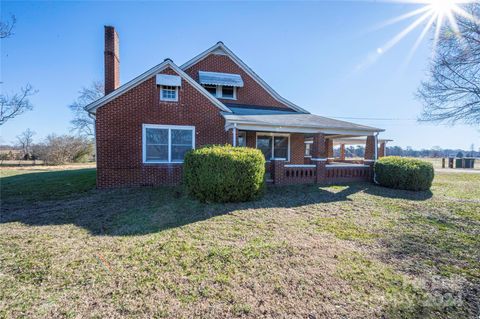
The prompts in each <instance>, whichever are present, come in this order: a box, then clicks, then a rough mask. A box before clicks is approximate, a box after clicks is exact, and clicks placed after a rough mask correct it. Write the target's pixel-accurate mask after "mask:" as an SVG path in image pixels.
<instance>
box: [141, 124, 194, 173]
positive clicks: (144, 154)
mask: <svg viewBox="0 0 480 319" xmlns="http://www.w3.org/2000/svg"><path fill="white" fill-rule="evenodd" d="M149 128H153V129H155V128H156V129H168V142H167V143H168V144H167V145H168V161H147V129H149ZM172 129H173V130H191V131H192V149H195V126H183V125H160V124H143V125H142V160H143V164H172V163H173V164H181V163H183V160H182V161H172Z"/></svg>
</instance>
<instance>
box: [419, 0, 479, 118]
mask: <svg viewBox="0 0 480 319" xmlns="http://www.w3.org/2000/svg"><path fill="white" fill-rule="evenodd" d="M464 9H465V10H466V11H468V13H469V15H471V16H464V15H457V16H456V18H457V24H458V31H459V32H458V33H457V32H455V30H452V28H451V27H450V26H447V25H445V26H444V27H443V28H442V30H441V34H440V37H439V40H438V46H437V48H436V56H435V58H434V60H433V61H432V66H431V69H430V76H429V79H428V80H427V81H425V82H423V83H422V84H421V87H420V88H419V90H418V92H417V96H418V98H419V99H420V100H421V101H422V102H423V104H424V109H423V112H422V114H421V116H420V118H419V120H420V121H430V122H437V123H447V124H455V123H457V122H458V123H464V124H472V125H476V124H480V4H479V3H474V4H470V5H468V6H467V7H465V8H464Z"/></svg>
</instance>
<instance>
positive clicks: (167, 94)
mask: <svg viewBox="0 0 480 319" xmlns="http://www.w3.org/2000/svg"><path fill="white" fill-rule="evenodd" d="M160 100H162V101H172V102H176V101H178V86H168V85H162V86H161V87H160Z"/></svg>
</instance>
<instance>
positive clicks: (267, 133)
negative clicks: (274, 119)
mask: <svg viewBox="0 0 480 319" xmlns="http://www.w3.org/2000/svg"><path fill="white" fill-rule="evenodd" d="M259 135H261V136H271V137H272V156H273V155H274V149H275V147H274V138H275V136H284V137H285V136H286V137H288V149H287V156H288V157H287V158H286V159H285V160H286V161H287V162H290V134H288V133H272V132H256V134H255V148H257V149H258V136H259ZM274 159H281V158H274V157H271V158H266V159H265V160H266V161H267V162H270V161H271V160H274Z"/></svg>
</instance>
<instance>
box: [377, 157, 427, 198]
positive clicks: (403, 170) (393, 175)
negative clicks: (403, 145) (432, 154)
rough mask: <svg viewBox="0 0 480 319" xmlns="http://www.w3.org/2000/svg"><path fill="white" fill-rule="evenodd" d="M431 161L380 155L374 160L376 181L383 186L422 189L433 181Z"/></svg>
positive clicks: (425, 188)
mask: <svg viewBox="0 0 480 319" xmlns="http://www.w3.org/2000/svg"><path fill="white" fill-rule="evenodd" d="M433 175H434V174H433V165H432V164H431V163H428V162H425V161H422V160H418V159H413V158H403V157H399V156H388V157H382V158H381V159H379V160H378V161H377V162H375V178H376V181H377V182H378V183H379V184H380V185H382V186H385V187H390V188H397V189H406V190H413V191H422V190H427V189H430V186H432V181H433Z"/></svg>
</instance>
